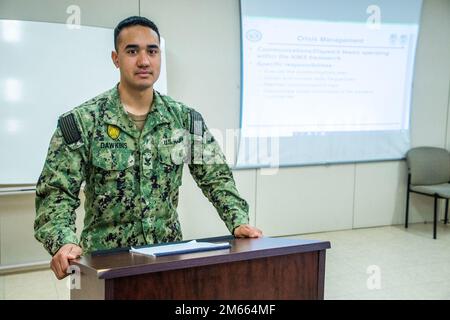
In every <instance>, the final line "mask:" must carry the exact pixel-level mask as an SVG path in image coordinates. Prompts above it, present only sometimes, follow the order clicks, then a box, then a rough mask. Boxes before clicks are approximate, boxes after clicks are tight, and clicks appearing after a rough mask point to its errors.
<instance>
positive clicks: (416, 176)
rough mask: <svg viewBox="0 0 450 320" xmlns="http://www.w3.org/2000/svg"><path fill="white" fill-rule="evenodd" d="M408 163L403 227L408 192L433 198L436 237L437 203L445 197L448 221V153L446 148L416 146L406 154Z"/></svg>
mask: <svg viewBox="0 0 450 320" xmlns="http://www.w3.org/2000/svg"><path fill="white" fill-rule="evenodd" d="M406 161H407V164H408V188H407V192H406V219H405V228H408V211H409V194H410V192H414V193H418V194H422V195H425V196H430V197H433V198H434V220H433V239H436V227H437V205H438V200H439V199H445V220H444V223H447V222H448V199H449V198H450V183H449V182H450V154H449V152H448V151H447V150H446V149H443V148H435V147H417V148H413V149H411V150H409V151H408V153H407V154H406Z"/></svg>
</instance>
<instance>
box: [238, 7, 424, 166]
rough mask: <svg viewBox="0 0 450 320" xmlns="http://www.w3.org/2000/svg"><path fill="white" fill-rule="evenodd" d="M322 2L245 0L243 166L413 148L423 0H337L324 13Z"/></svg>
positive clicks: (375, 156) (364, 156) (393, 153)
mask: <svg viewBox="0 0 450 320" xmlns="http://www.w3.org/2000/svg"><path fill="white" fill-rule="evenodd" d="M317 2H319V4H315V5H311V4H310V2H309V3H308V1H298V0H297V1H267V0H266V1H262V2H260V3H261V4H263V5H261V6H260V7H259V9H256V8H257V6H255V5H253V3H254V1H250V0H247V1H246V0H243V1H242V59H243V60H242V68H243V75H242V81H243V86H242V87H243V92H242V110H241V112H242V113H241V148H240V150H239V156H238V166H239V165H241V166H267V165H269V166H270V165H281V166H282V165H293V164H311V163H335V162H351V161H370V160H386V159H400V158H402V157H403V156H404V153H405V152H406V151H407V150H408V149H409V117H410V107H411V90H412V79H413V66H414V56H415V51H416V41H417V35H418V30H419V26H418V20H419V16H420V8H421V2H420V1H410V2H408V4H409V5H407V6H406V5H404V6H402V3H406V2H404V1H390V4H389V2H388V1H382V2H380V1H378V2H379V5H378V6H377V5H373V3H374V2H376V1H371V2H370V3H371V4H365V1H357V2H355V1H353V0H347V1H340V2H339V3H340V4H341V5H342V6H343V7H344V8H340V10H336V11H334V13H332V14H331V15H330V13H329V11H327V12H328V13H327V15H326V16H323V17H321V12H323V10H320V9H323V6H325V5H327V4H329V3H331V2H330V1H323V0H322V1H317ZM320 2H322V5H323V6H322V7H320ZM393 2H397V4H396V5H393ZM275 3H277V5H276V4H275ZM283 3H285V4H286V6H285V9H286V12H285V15H284V14H283V13H282V11H283V5H282V4H283ZM367 3H369V2H367ZM356 4H358V5H356ZM346 5H347V6H348V7H345V6H346ZM274 6H277V8H278V9H277V10H273V8H274ZM311 6H313V7H311ZM264 8H265V9H264ZM268 8H271V9H270V10H269V9H268ZM258 10H262V12H260V14H258V12H256V11H258ZM345 10H347V12H346V11H345ZM371 10H372V11H371ZM348 11H350V14H349V13H348ZM405 11H407V12H408V11H411V13H410V14H409V15H408V13H407V12H406V13H405ZM268 12H275V13H276V14H273V15H272V16H271V15H269V14H267V13H268ZM331 12H333V11H332V10H331ZM343 12H346V19H343V17H342V15H343ZM371 14H374V16H376V17H377V18H379V21H378V22H377V21H376V20H373V21H375V22H374V23H370V22H372V20H370V18H371V16H370V15H371ZM293 15H294V16H293ZM295 15H298V17H295ZM333 15H334V16H333ZM384 15H385V16H386V19H385V20H383V16H384ZM368 21H369V22H368ZM264 140H265V141H264ZM262 141H263V143H264V144H265V145H267V144H269V145H272V148H271V154H270V156H269V157H268V155H267V154H259V153H261V152H263V153H267V148H260V146H259V144H261V142H262ZM252 144H254V145H255V144H256V147H252V146H251V145H252ZM249 146H250V147H249ZM261 149H264V150H262V151H261ZM269 149H270V148H269ZM255 150H256V151H255ZM254 152H257V154H256V155H255V154H253V153H254ZM258 152H259V153H258ZM272 153H277V154H276V155H275V154H272ZM274 157H276V158H277V159H274ZM268 158H272V160H271V161H269V162H268ZM269 160H270V159H269Z"/></svg>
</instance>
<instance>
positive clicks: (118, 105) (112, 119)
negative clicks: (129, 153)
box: [103, 84, 170, 138]
mask: <svg viewBox="0 0 450 320" xmlns="http://www.w3.org/2000/svg"><path fill="white" fill-rule="evenodd" d="M168 115H169V111H168V110H167V107H166V105H165V103H164V101H163V100H162V99H161V95H160V94H159V93H158V92H157V91H155V90H153V102H152V107H151V111H150V113H149V114H148V117H147V121H146V123H145V126H144V128H143V129H142V132H141V131H139V130H138V129H137V128H136V126H135V125H134V123H133V121H132V120H131V119H130V118H129V117H128V115H127V114H126V112H125V109H124V107H123V104H122V102H121V101H120V95H119V90H118V84H117V85H116V86H115V87H114V88H113V89H111V90H110V94H109V96H108V100H107V103H106V104H105V109H104V117H103V121H104V122H105V123H107V124H112V125H115V126H117V127H119V128H120V129H122V130H123V131H125V132H126V133H128V134H129V135H131V136H133V137H135V138H139V136H144V135H145V134H147V133H149V132H151V131H152V130H153V129H154V128H155V127H157V126H159V125H160V124H163V123H170V120H169V118H168Z"/></svg>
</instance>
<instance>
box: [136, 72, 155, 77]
mask: <svg viewBox="0 0 450 320" xmlns="http://www.w3.org/2000/svg"><path fill="white" fill-rule="evenodd" d="M136 74H137V75H138V76H140V77H148V76H149V75H151V74H152V72H151V71H138V72H136Z"/></svg>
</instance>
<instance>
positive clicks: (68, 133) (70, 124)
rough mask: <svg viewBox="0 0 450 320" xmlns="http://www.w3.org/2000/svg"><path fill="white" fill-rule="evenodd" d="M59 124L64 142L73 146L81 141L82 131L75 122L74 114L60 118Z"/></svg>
mask: <svg viewBox="0 0 450 320" xmlns="http://www.w3.org/2000/svg"><path fill="white" fill-rule="evenodd" d="M58 124H59V128H60V129H61V132H62V135H63V137H64V141H65V142H66V143H67V144H72V143H74V142H77V141H79V140H80V139H81V134H80V131H79V130H78V127H77V124H76V122H75V116H74V115H73V114H72V113H70V114H68V115H66V116H64V117H61V118H59V120H58Z"/></svg>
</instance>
